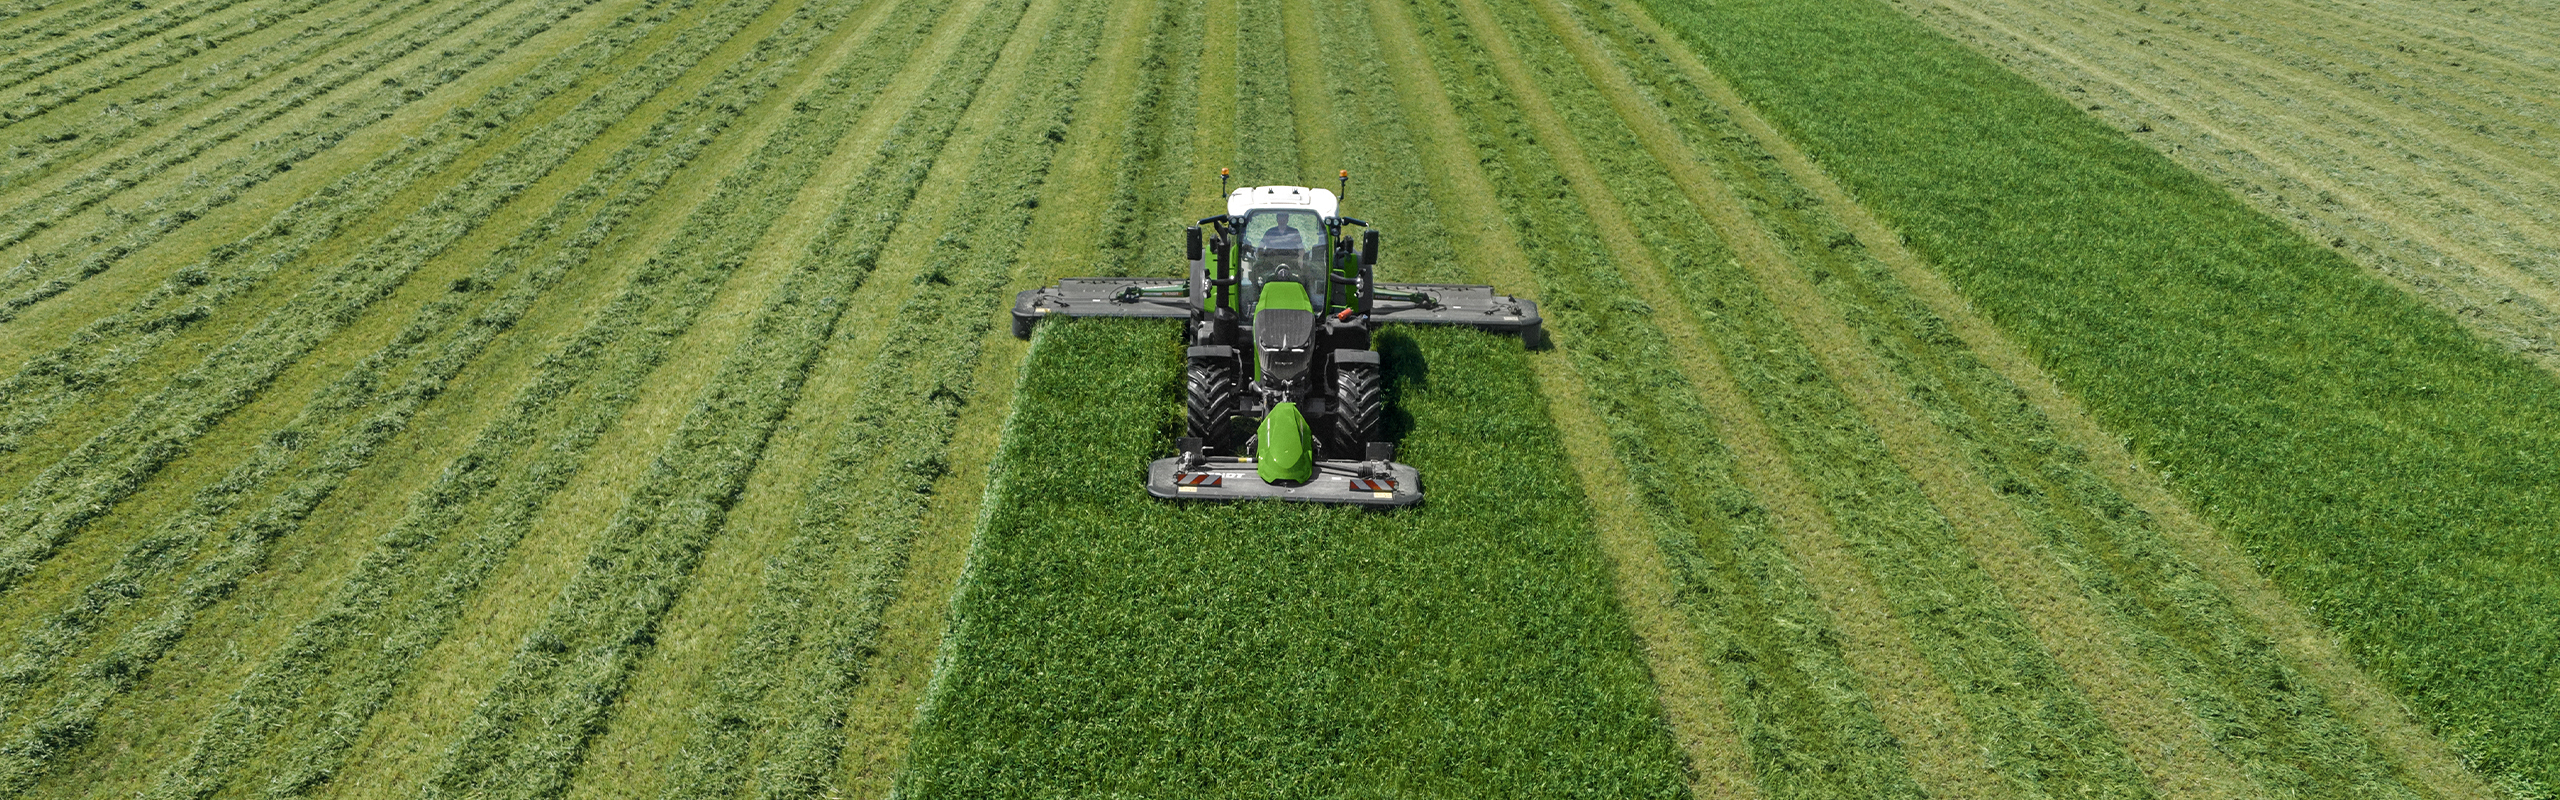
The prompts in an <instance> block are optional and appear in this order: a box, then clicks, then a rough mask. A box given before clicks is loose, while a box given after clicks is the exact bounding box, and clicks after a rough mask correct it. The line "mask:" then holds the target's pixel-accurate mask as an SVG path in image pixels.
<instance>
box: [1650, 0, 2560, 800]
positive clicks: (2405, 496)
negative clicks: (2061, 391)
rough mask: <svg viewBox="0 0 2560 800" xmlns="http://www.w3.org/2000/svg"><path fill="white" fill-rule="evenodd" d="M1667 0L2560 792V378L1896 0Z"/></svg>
mask: <svg viewBox="0 0 2560 800" xmlns="http://www.w3.org/2000/svg"><path fill="white" fill-rule="evenodd" d="M1648 7H1649V8H1651V10H1652V11H1653V13H1654V15H1655V16H1656V17H1657V18H1659V19H1661V20H1662V21H1663V22H1664V23H1665V24H1667V25H1669V26H1671V27H1672V28H1673V29H1674V30H1675V31H1677V32H1679V33H1680V34H1681V35H1682V36H1683V37H1684V38H1686V39H1687V40H1688V41H1689V42H1690V43H1691V44H1692V45H1693V46H1695V47H1697V48H1698V49H1699V51H1700V53H1701V55H1703V56H1704V57H1705V58H1706V59H1707V61H1708V62H1709V63H1710V64H1711V65H1712V66H1714V67H1716V68H1718V69H1719V70H1721V71H1723V72H1724V73H1725V74H1726V75H1728V76H1730V77H1731V79H1732V80H1733V81H1734V83H1735V84H1736V85H1737V87H1738V88H1740V89H1741V90H1742V91H1743V93H1744V94H1745V95H1746V96H1747V97H1748V98H1749V99H1750V100H1751V101H1752V102H1753V103H1754V104H1755V105H1756V106H1757V107H1758V108H1760V109H1761V110H1762V112H1763V113H1764V114H1766V115H1767V116H1768V117H1769V118H1770V119H1771V120H1772V121H1773V122H1775V123H1777V124H1778V125H1779V126H1780V127H1781V128H1782V129H1784V130H1786V131H1787V132H1788V133H1789V134H1791V135H1792V136H1794V137H1795V138H1797V139H1798V140H1800V141H1801V142H1803V143H1804V146H1805V149H1807V150H1808V151H1809V152H1811V153H1813V154H1814V155H1815V156H1816V157H1818V158H1820V159H1821V160H1822V162H1823V163H1824V164H1825V165H1826V166H1828V167H1829V168H1831V169H1832V170H1833V171H1834V172H1835V174H1837V175H1838V176H1839V177H1840V179H1841V182H1842V183H1843V184H1845V185H1847V186H1848V187H1849V188H1850V189H1851V190H1852V191H1854V192H1856V193H1857V194H1858V195H1859V196H1860V197H1861V198H1862V199H1863V200H1864V201H1865V202H1866V203H1867V204H1868V205H1869V206H1870V207H1871V208H1873V209H1875V211H1876V212H1877V214H1878V216H1880V217H1882V218H1883V219H1885V220H1886V221H1887V222H1888V223H1890V224H1892V225H1893V226H1894V227H1895V228H1897V229H1899V230H1900V231H1902V233H1903V234H1904V235H1905V236H1907V237H1908V238H1909V240H1910V242H1911V246H1912V249H1913V250H1914V251H1915V252H1918V253H1919V254H1921V255H1922V256H1923V257H1924V258H1927V259H1929V260H1930V261H1931V262H1932V263H1933V264H1935V265H1936V266H1937V267H1938V268H1939V269H1941V270H1944V271H1945V272H1946V273H1947V274H1948V275H1949V276H1950V277H1951V278H1952V279H1953V281H1954V283H1955V284H1956V285H1957V287H1958V288H1959V289H1961V290H1963V291H1964V292H1965V294H1966V295H1967V296H1968V297H1969V298H1970V299H1971V300H1972V301H1973V302H1974V303H1975V304H1977V305H1978V306H1980V307H1981V308H1983V309H1984V311H1985V312H1987V314H1988V315H1989V316H1990V317H1991V318H1992V319H1993V320H1994V321H1995V322H1997V323H1999V324H2000V325H2001V326H2002V327H2003V328H2004V329H2006V330H2008V331H2009V332H2010V333H2011V334H2012V335H2014V336H2017V337H2018V338H2019V339H2020V340H2021V341H2022V342H2024V343H2025V344H2026V345H2027V347H2028V348H2029V350H2030V351H2031V352H2033V353H2034V354H2035V355H2036V357H2037V360H2038V361H2039V362H2040V363H2042V365H2043V366H2045V367H2046V368H2047V369H2049V370H2051V371H2052V372H2053V374H2054V375H2055V377H2056V378H2057V380H2059V381H2060V382H2061V383H2062V384H2063V385H2064V386H2065V387H2067V388H2069V389H2071V390H2072V391H2073V392H2074V393H2075V394H2076V395H2078V396H2079V397H2081V398H2082V399H2083V400H2084V402H2086V403H2087V404H2088V405H2089V406H2090V408H2091V409H2092V410H2093V411H2094V412H2095V413H2096V414H2097V416H2098V417H2099V418H2100V419H2101V420H2102V421H2104V422H2105V423H2106V424H2107V425H2108V426H2109V427H2111V428H2113V429H2115V430H2117V431H2119V432H2121V433H2123V434H2124V435H2126V436H2127V437H2128V438H2129V439H2130V440H2131V442H2132V444H2133V449H2134V450H2135V452H2137V453H2138V454H2140V455H2141V456H2142V457H2143V458H2146V459H2148V460H2150V461H2152V462H2154V464H2155V466H2156V467H2157V468H2158V469H2160V470H2161V471H2162V472H2164V473H2165V474H2166V475H2167V477H2168V481H2169V483H2170V485H2171V486H2172V487H2174V489H2175V490H2176V491H2177V492H2178V493H2179V494H2180V495H2182V496H2183V497H2184V498H2185V499H2186V500H2188V501H2189V502H2190V503H2191V504H2193V505H2194V507H2196V508H2198V509H2201V510H2203V511H2204V513H2205V516H2207V517H2208V518H2210V519H2212V520H2213V521H2214V522H2215V523H2216V527H2219V528H2220V529H2222V530H2225V531H2229V532H2232V533H2233V535H2235V536H2236V537H2238V538H2239V539H2240V541H2241V542H2242V544H2243V545H2244V546H2245V547H2246V548H2247V549H2249V551H2250V552H2251V555H2252V556H2253V558H2254V559H2255V560H2256V561H2257V562H2258V564H2259V565H2260V567H2261V568H2262V569H2264V570H2266V571H2267V573H2268V574H2269V575H2270V576H2272V577H2273V578H2274V579H2275V580H2276V581H2277V583H2278V584H2279V585H2281V586H2283V587H2285V589H2286V590H2287V592H2288V593H2289V594H2291V595H2292V596H2294V597H2295V598H2296V599H2297V600H2299V601H2302V602H2304V603H2305V604H2306V605H2308V606H2310V607H2311V608H2313V609H2315V613H2316V615H2317V616H2318V617H2319V618H2320V619H2321V620H2322V621H2323V622H2324V623H2326V624H2327V625H2329V626H2331V627H2332V628H2333V629H2335V630H2337V631H2339V632H2340V634H2341V635H2342V637H2343V638H2344V639H2346V640H2347V642H2348V643H2349V646H2350V649H2351V650H2353V651H2354V652H2355V654H2356V656H2357V657H2358V660H2359V661H2360V662H2362V663H2363V664H2364V665H2365V666H2366V667H2367V668H2368V669H2370V670H2372V671H2373V672H2374V673H2375V674H2376V675H2378V676H2380V677H2381V678H2382V679H2383V680H2384V681H2385V682H2387V683H2389V684H2390V685H2392V686H2393V688H2394V689H2396V690H2397V691H2399V692H2400V693H2401V694H2402V695H2403V696H2404V697H2406V698H2408V699H2409V700H2410V701H2411V702H2412V703H2413V704H2414V705H2415V706H2416V707H2417V708H2418V710H2419V712H2420V715H2421V716H2422V717H2423V718H2425V719H2426V720H2428V721H2429V723H2430V724H2432V725H2433V726H2435V728H2436V729H2437V730H2438V731H2439V732H2440V733H2442V734H2443V735H2445V736H2446V737H2447V738H2449V739H2451V740H2452V741H2454V742H2455V743H2456V745H2457V747H2458V748H2460V749H2462V750H2463V751H2465V752H2466V753H2467V754H2468V756H2469V757H2470V758H2471V759H2472V761H2473V763H2474V764H2475V766H2476V767H2477V768H2479V769H2480V770H2481V771H2482V772H2483V773H2485V774H2487V775H2489V776H2491V777H2492V778H2493V779H2497V780H2501V781H2504V782H2506V783H2507V784H2508V785H2509V786H2510V787H2522V788H2519V790H2523V789H2526V788H2531V787H2543V788H2542V789H2533V790H2535V791H2542V790H2547V789H2548V788H2549V787H2554V786H2560V766H2555V765H2560V708H2556V706H2560V699H2555V698H2554V697H2553V696H2552V695H2551V694H2550V693H2549V692H2547V691H2544V690H2543V689H2544V688H2546V687H2548V686H2549V685H2550V683H2551V682H2552V681H2553V680H2554V679H2555V676H2560V662H2555V661H2554V660H2553V659H2552V658H2551V657H2550V655H2549V654H2551V653H2555V652H2560V622H2555V621H2554V620H2560V588H2555V587H2560V574H2555V573H2560V564H2554V563H2553V562H2554V559H2553V557H2552V556H2551V552H2550V550H2549V548H2548V547H2546V546H2544V545H2543V540H2544V539H2546V538H2547V536H2546V535H2545V531H2546V530H2547V528H2548V524H2547V521H2548V520H2550V519H2552V518H2554V517H2555V516H2556V515H2560V508H2555V507H2554V506H2555V505H2560V497H2555V496H2553V495H2552V494H2551V493H2549V492H2548V491H2546V489H2547V487H2549V486H2552V485H2555V484H2560V455H2555V454H2556V453H2560V448H2555V447H2553V446H2552V445H2553V444H2555V443H2554V442H2552V441H2551V440H2552V439H2554V438H2555V437H2560V433H2555V431H2560V428H2555V427H2554V425H2553V424H2552V422H2553V421H2554V420H2560V386H2555V385H2554V384H2553V383H2552V382H2551V381H2550V379H2549V377H2548V376H2547V375H2540V374H2536V373H2535V371H2534V370H2533V369H2532V367H2531V366H2530V365H2528V364H2526V363H2524V362H2522V361H2520V360H2518V359H2517V358H2516V357H2514V356H2512V355H2511V354H2507V353H2501V352H2497V351H2495V350H2494V349H2493V348H2491V347H2489V346H2488V345H2486V344H2484V343H2482V342H2479V341H2477V340H2475V339H2474V338H2473V337H2471V336H2469V335H2467V334H2466V333H2465V332H2464V331H2463V330H2462V329H2461V328H2460V327H2459V326H2458V325H2457V324H2456V323H2455V322H2453V321H2452V320H2451V319H2449V318H2446V317H2444V316H2442V315H2441V314H2438V313H2435V312H2433V311H2430V310H2428V309H2425V308H2422V307H2420V306H2418V305H2417V304H2416V303H2415V302H2413V301H2412V300H2410V299H2409V298H2408V297H2406V296H2405V295H2402V294H2400V293H2397V292H2396V291H2395V290H2393V289H2391V288H2390V287H2388V286H2386V285H2384V284H2382V283H2380V282H2378V281H2376V280H2373V279H2371V278H2369V277H2366V276H2364V275H2361V274H2359V273H2358V272H2357V270H2356V269H2355V268H2354V266H2353V265H2352V264H2349V263H2348V262H2346V261H2344V260H2343V259H2341V258H2339V257H2338V256H2336V255H2335V254H2331V253H2327V252H2326V251H2324V250H2323V249H2322V248H2319V247H2316V246H2313V245H2312V244H2310V243H2307V242H2303V241H2301V240H2300V239H2299V238H2297V237H2296V236H2294V235H2293V234H2292V233H2290V232H2289V231H2287V230H2286V229H2284V228H2283V227H2282V226H2281V225H2280V224H2278V223H2276V222H2275V221H2273V220H2269V219H2267V218H2265V217H2263V216H2261V215H2259V214H2256V213H2254V212H2252V211H2250V210H2249V209H2248V208H2246V207H2245V206H2243V205H2241V204H2240V202H2239V201H2237V200H2235V199H2233V198H2231V197H2230V196H2228V195H2227V194H2226V193H2224V192H2222V191H2221V189H2220V188H2219V187H2216V186H2213V185H2210V184H2209V183H2207V182H2205V181H2202V180H2199V179H2197V178H2196V177H2195V176H2193V175H2191V174H2188V173H2186V172H2184V171H2182V170H2180V169H2179V168H2177V167H2176V166H2175V165H2174V164H2172V163H2170V162H2168V161H2167V160H2165V159H2164V158H2162V157H2160V156H2159V155H2157V154H2156V153H2153V152H2150V151H2148V150H2146V149H2144V148H2142V147H2141V146H2140V145H2138V144H2136V143H2132V142H2128V141H2126V140H2124V138H2123V137H2122V135H2121V134H2118V133H2115V132H2113V131H2111V130H2107V129H2106V128H2104V127H2103V126H2101V125H2099V124H2098V123H2096V122H2094V121H2092V120H2089V119H2087V118H2085V117H2084V116H2082V115H2081V114H2080V113H2079V112H2077V111H2076V110H2075V109H2073V108H2071V107H2069V106H2066V105H2064V104H2062V103H2061V102H2059V101H2057V100H2055V99H2053V98H2051V97H2049V96H2047V95H2045V94H2044V93H2042V92H2041V91H2040V90H2038V89H2037V88H2036V87H2035V86H2034V85H2032V84H2030V83H2027V82H2026V81H2024V80H2023V79H2020V78H2018V77H2016V76H2014V75H2010V74H2008V73H2006V72H2005V71H2003V70H2002V69H2001V68H2000V67H1999V65H1997V64H1996V63H1993V62H1991V61H1990V60H1988V59H1984V58H1982V57H1980V56H1978V55H1976V54H1973V53H1971V52H1969V51H1965V50H1963V49H1962V48H1961V47H1960V46H1959V45H1957V44H1955V43H1953V42H1949V41H1946V40H1944V39H1942V38H1939V37H1937V36H1936V35H1935V34H1933V33H1931V32H1930V31H1928V30H1927V29H1926V28H1925V27H1922V26H1921V25H1919V23H1917V22H1914V21H1912V20H1910V19H1908V18H1905V17H1902V16H1900V15H1897V14H1895V13H1894V12H1893V11H1892V10H1890V9H1889V8H1885V7H1882V6H1880V5H1873V4H1867V3H1855V2H1840V3H1820V4H1813V5H1808V6H1801V7H1797V6H1790V7H1785V8H1781V7H1777V6H1774V5H1770V4H1764V3H1758V2H1745V3H1726V4H1719V5H1717V6H1716V7H1714V8H1704V7H1673V6H1671V5H1670V4H1648ZM1847 40H1855V41H1858V42H1860V43H1861V45H1860V46H1858V47H1855V48H1843V47H1842V46H1840V45H1839V44H1838V43H1839V42H1842V41H1847ZM1815 53H1821V54H1822V55H1820V56H1816V55H1814V54H1815ZM1817 62H1819V63H1821V64H1824V65H1825V66H1824V67H1822V69H1821V71H1822V72H1823V73H1825V74H1826V75H1829V76H1831V77H1826V78H1822V79H1816V78H1815V77H1813V76H1814V74H1815V72H1816V70H1815V69H1814V67H1813V66H1812V65H1813V64H1815V63H1817ZM1841 75H1854V76H1857V79H1855V80H1843V79H1840V77H1838V76H1841ZM1950 87H1964V89H1963V92H1962V94H1963V95H1964V98H1965V99H1964V100H1963V101H1962V102H1960V103H1959V102H1955V101H1953V100H1952V99H1951V98H1953V97H1954V96H1955V94H1954V92H1955V91H1956V90H1955V89H1953V88H1950ZM1888 130H1889V131H1890V132H1888Z"/></svg>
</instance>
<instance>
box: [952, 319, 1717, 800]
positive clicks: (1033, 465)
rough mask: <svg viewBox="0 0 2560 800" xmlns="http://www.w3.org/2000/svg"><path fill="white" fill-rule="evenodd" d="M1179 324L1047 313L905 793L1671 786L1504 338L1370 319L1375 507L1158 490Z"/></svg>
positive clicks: (1649, 790) (1554, 451) (1175, 402)
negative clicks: (1382, 393)
mask: <svg viewBox="0 0 2560 800" xmlns="http://www.w3.org/2000/svg"><path fill="white" fill-rule="evenodd" d="M1175 335H1176V330H1175V327H1174V326H1167V325H1163V324H1161V323H1144V322H1128V321H1085V320H1067V321H1059V320H1051V321H1048V322H1044V323H1043V324H1042V326H1041V329H1040V331H1039V333H1038V335H1037V336H1036V337H1035V339H1034V342H1033V347H1032V356H1031V358H1030V360H1029V361H1028V362H1026V364H1025V365H1024V368H1023V379H1022V384H1021V387H1022V388H1021V391H1020V394H1019V395H1018V397H1019V399H1018V400H1017V404H1016V406H1015V410H1014V413H1013V414H1012V416H1011V419H1010V421H1009V422H1008V423H1007V430H1006V435H1005V437H1004V451H1003V455H1001V456H1000V457H999V459H998V461H997V467H996V476H995V478H994V481H995V484H994V486H993V488H992V490H991V492H990V494H989V503H988V506H987V508H988V517H987V518H986V520H985V521H984V523H983V524H982V526H981V528H980V530H979V532H978V534H977V536H976V541H975V544H974V545H973V547H972V553H971V557H970V566H969V573H968V575H967V577H966V578H964V582H963V588H962V590H961V592H962V594H961V596H960V598H959V600H958V604H957V607H956V608H955V615H956V621H955V623H954V625H955V627H954V630H953V632H952V634H951V637H952V644H951V646H950V649H949V650H948V651H947V652H948V659H949V661H948V663H946V664H945V665H944V666H943V667H942V669H941V671H940V673H939V674H938V675H937V676H936V678H935V681H936V683H935V689H934V692H933V695H932V699H931V701H930V706H929V707H928V710H927V711H926V714H925V717H924V718H923V720H922V721H921V722H920V723H919V730H918V731H917V734H916V739H915V750H914V753H913V756H912V761H911V763H910V767H909V773H908V775H907V778H906V780H905V782H904V783H903V784H902V786H901V793H902V794H905V795H908V796H915V797H944V796H981V795H986V794H1005V795H1026V794H1028V795H1051V794H1075V795H1088V796H1100V795H1110V794H1114V793H1129V794H1144V795H1168V796H1169V795H1216V796H1232V795H1251V796H1273V797H1284V796H1285V797H1299V796H1314V795H1334V794H1344V793H1352V792H1361V793H1379V794H1400V795H1452V794H1463V795H1477V794H1488V795H1499V796H1509V797H1528V796H1553V795H1563V794H1574V795H1582V796H1607V797H1628V796H1634V797H1676V796H1681V795H1682V793H1683V788H1682V787H1683V784H1682V778H1681V776H1680V773H1679V768H1678V767H1677V761H1676V757H1675V756H1674V755H1673V753H1672V749H1671V746H1670V742H1669V741H1668V739H1667V737H1666V736H1665V735H1664V733H1663V731H1662V729H1661V727H1660V723H1659V722H1658V721H1657V719H1656V718H1655V716H1654V708H1653V699H1652V693H1651V690H1650V687H1649V686H1648V685H1647V682H1646V680H1645V676H1644V670H1643V667H1642V665H1641V662H1640V661H1639V660H1638V659H1637V658H1636V654H1635V652H1634V649H1633V645H1632V641H1631V639H1630V638H1629V636H1628V635H1627V632H1626V629H1625V628H1624V627H1623V625H1622V624H1620V623H1619V622H1617V619H1618V617H1617V613H1616V610H1615V604H1614V599H1613V598H1612V596H1611V594H1610V591H1609V587H1608V582H1607V579H1606V577H1605V575H1606V569H1607V568H1606V567H1605V566H1604V565H1603V564H1602V562H1601V559H1600V555H1599V553H1598V551H1597V549H1596V548H1595V547H1593V546H1592V543H1591V536H1590V529H1589V527H1588V525H1587V522H1586V520H1587V519H1588V518H1589V512H1588V509H1587V507H1586V506H1585V505H1584V503H1583V501H1582V499H1581V496H1580V492H1579V490H1578V488H1577V487H1576V486H1575V484H1574V479H1573V476H1572V473H1571V472H1570V471H1569V470H1567V469H1565V468H1564V466H1563V464H1562V461H1563V457H1562V455H1561V454H1560V453H1559V452H1558V448H1557V445H1556V443H1555V438H1554V437H1555V434H1554V432H1553V429H1552V428H1550V427H1548V426H1547V425H1546V424H1545V422H1544V421H1543V420H1542V419H1541V418H1540V416H1539V415H1537V414H1534V413H1532V414H1519V413H1516V412H1517V410H1519V409H1522V408H1530V409H1535V408H1538V407H1539V404H1540V401H1539V399H1538V397H1537V394H1536V392H1535V390H1534V389H1533V388H1532V385H1531V384H1530V382H1529V381H1528V380H1527V379H1526V374H1527V365H1526V363H1525V356H1523V355H1522V354H1521V353H1520V352H1519V342H1518V340H1517V339H1512V338H1503V337H1495V336H1488V335H1484V334H1479V333H1473V332H1466V331H1435V330H1418V331H1413V332H1411V333H1410V334H1401V333H1390V334H1387V335H1386V336H1385V337H1384V339H1385V341H1384V343H1383V347H1384V348H1385V352H1386V353H1387V355H1388V356H1389V359H1390V360H1391V361H1392V362H1393V364H1392V367H1391V369H1390V372H1391V374H1393V375H1395V376H1396V378H1395V382H1394V386H1395V388H1394V392H1395V395H1394V396H1395V401H1394V402H1395V407H1396V408H1398V409H1401V410H1402V411H1403V413H1404V414H1409V415H1410V422H1409V424H1410V426H1411V427H1412V429H1413V430H1415V431H1421V432H1427V433H1425V434H1423V435H1417V436H1412V437H1409V438H1408V439H1407V443H1408V445H1409V448H1408V450H1407V452H1406V455H1405V458H1406V460H1408V461H1410V462H1411V463H1413V464H1414V465H1415V466H1416V467H1418V468H1420V469H1421V470H1422V471H1423V474H1424V475H1425V476H1426V479H1427V480H1430V481H1432V483H1430V484H1428V487H1427V491H1429V492H1430V493H1431V495H1430V499H1429V500H1427V501H1426V502H1425V503H1424V505H1422V506H1419V507H1415V508H1412V509H1408V510H1405V511H1400V512H1396V513H1391V514H1379V513H1372V512H1364V511H1360V510H1356V509H1348V508H1329V507H1309V506H1301V505H1284V504H1277V503H1242V504H1232V505H1190V504H1175V503H1163V502H1157V501H1153V500H1150V499H1148V498H1147V497H1146V495H1145V492H1144V490H1143V488H1142V487H1141V486H1140V483H1141V481H1140V478H1139V476H1140V475H1141V473H1140V471H1139V468H1140V467H1141V466H1142V465H1144V464H1145V463H1146V461H1147V460H1148V459H1151V458H1156V457H1159V456H1161V455H1163V454H1164V453H1166V452H1168V448H1169V447H1170V440H1169V439H1168V438H1167V437H1168V436H1169V435H1170V431H1173V430H1175V429H1177V428H1178V427H1179V423H1180V407H1181V406H1180V402H1179V392H1180V389H1179V378H1180V369H1179V366H1180V364H1179V361H1180V354H1181V348H1180V346H1179V343H1178V342H1177V340H1176V339H1175ZM1426 365H1427V366H1426ZM1426 369H1427V372H1426ZM1461 378H1463V379H1461Z"/></svg>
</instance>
